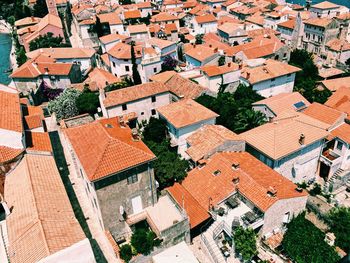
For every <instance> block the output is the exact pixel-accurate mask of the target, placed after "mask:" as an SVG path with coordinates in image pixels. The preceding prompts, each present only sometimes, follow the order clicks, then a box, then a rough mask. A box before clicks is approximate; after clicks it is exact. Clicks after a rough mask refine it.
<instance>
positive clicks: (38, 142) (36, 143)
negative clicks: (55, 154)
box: [26, 132, 52, 152]
mask: <svg viewBox="0 0 350 263" xmlns="http://www.w3.org/2000/svg"><path fill="white" fill-rule="evenodd" d="M26 146H27V151H38V152H52V146H51V141H50V137H49V134H48V133H47V132H26Z"/></svg>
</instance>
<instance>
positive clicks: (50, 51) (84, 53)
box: [26, 47, 96, 59]
mask: <svg viewBox="0 0 350 263" xmlns="http://www.w3.org/2000/svg"><path fill="white" fill-rule="evenodd" d="M95 53H96V51H95V50H94V49H93V48H72V47H58V48H40V49H37V50H34V51H31V52H28V53H26V55H27V57H28V58H35V57H37V56H38V55H39V54H43V55H46V56H48V57H51V58H54V59H66V58H91V57H92V56H93V55H94V54H95Z"/></svg>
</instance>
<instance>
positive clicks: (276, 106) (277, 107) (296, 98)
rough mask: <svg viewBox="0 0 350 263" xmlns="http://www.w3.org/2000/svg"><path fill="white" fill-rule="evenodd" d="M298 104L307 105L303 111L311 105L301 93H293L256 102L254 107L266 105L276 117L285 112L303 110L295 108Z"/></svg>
mask: <svg viewBox="0 0 350 263" xmlns="http://www.w3.org/2000/svg"><path fill="white" fill-rule="evenodd" d="M298 102H303V103H304V104H305V106H304V107H303V108H302V109H305V107H308V106H309V105H310V102H308V100H307V99H305V98H304V97H303V96H302V95H301V94H300V93H299V92H292V93H281V94H278V95H276V96H272V97H270V98H266V99H263V100H260V101H257V102H254V103H253V104H252V106H258V105H266V106H267V107H268V108H269V109H270V110H271V111H272V112H273V113H274V114H275V116H278V115H280V114H281V113H282V112H284V111H285V110H293V111H299V110H301V109H299V108H296V107H295V106H294V104H296V103H298Z"/></svg>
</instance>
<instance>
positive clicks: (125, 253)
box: [119, 244, 132, 263]
mask: <svg viewBox="0 0 350 263" xmlns="http://www.w3.org/2000/svg"><path fill="white" fill-rule="evenodd" d="M119 255H120V258H121V259H122V260H124V261H125V262H126V263H128V262H129V261H130V260H131V258H132V248H131V246H130V245H129V244H125V245H122V246H121V247H120V251H119Z"/></svg>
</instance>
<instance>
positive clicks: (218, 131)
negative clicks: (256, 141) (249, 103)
mask: <svg viewBox="0 0 350 263" xmlns="http://www.w3.org/2000/svg"><path fill="white" fill-rule="evenodd" d="M237 140H241V138H240V137H239V136H238V135H237V134H235V133H234V132H232V131H230V130H229V129H227V128H225V127H224V126H221V125H204V126H202V127H201V128H200V129H198V130H197V131H195V132H194V133H192V134H191V135H190V136H189V137H187V139H186V141H187V143H188V144H189V145H190V146H189V148H188V149H187V150H186V153H187V154H188V155H189V156H190V157H191V159H192V160H193V161H195V162H197V161H198V160H200V159H202V158H203V157H204V156H206V155H207V154H209V153H211V152H212V151H213V150H214V149H215V148H217V147H218V146H220V145H222V144H224V143H225V142H226V141H237Z"/></svg>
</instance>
